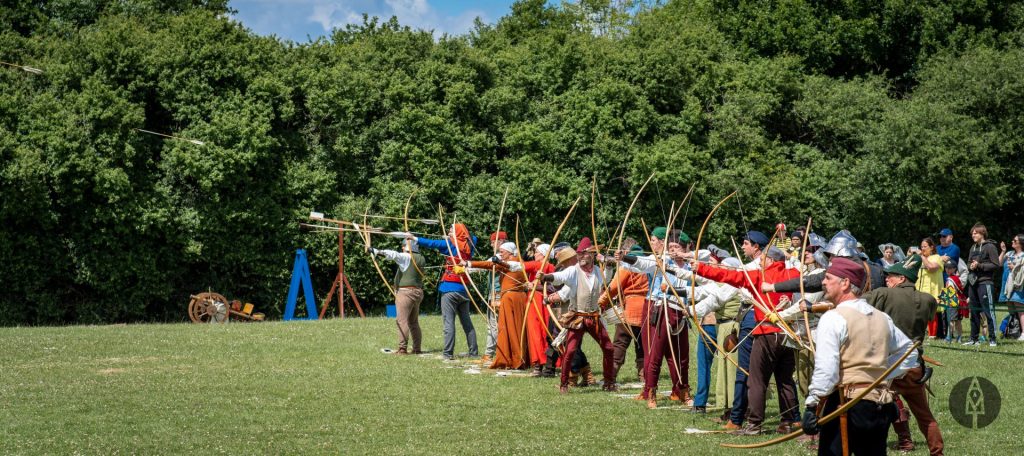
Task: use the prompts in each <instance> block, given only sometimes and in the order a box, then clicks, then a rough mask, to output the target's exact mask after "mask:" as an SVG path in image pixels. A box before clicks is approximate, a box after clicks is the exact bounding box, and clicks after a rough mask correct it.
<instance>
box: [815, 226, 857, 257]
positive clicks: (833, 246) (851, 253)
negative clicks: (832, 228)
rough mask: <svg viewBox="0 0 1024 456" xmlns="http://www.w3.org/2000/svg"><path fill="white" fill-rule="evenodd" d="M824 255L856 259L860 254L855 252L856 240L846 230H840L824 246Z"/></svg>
mask: <svg viewBox="0 0 1024 456" xmlns="http://www.w3.org/2000/svg"><path fill="white" fill-rule="evenodd" d="M824 250H825V253H827V254H829V255H832V256H841V257H847V258H857V257H859V256H860V252H858V251H857V239H856V238H854V237H853V235H852V234H850V232H849V231H847V230H842V231H840V232H838V233H836V234H835V236H832V239H831V240H830V241H828V245H826V246H825V249H824Z"/></svg>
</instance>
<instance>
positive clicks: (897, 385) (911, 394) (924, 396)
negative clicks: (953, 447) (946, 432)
mask: <svg viewBox="0 0 1024 456" xmlns="http://www.w3.org/2000/svg"><path fill="white" fill-rule="evenodd" d="M922 374H924V369H922V368H921V367H920V366H919V367H915V368H913V369H911V370H910V371H908V372H907V374H906V375H904V376H903V377H900V378H898V379H896V380H894V381H893V382H892V389H893V390H894V391H896V393H898V394H899V395H900V396H902V397H903V403H904V404H906V405H907V407H909V408H910V413H912V414H913V415H914V419H915V420H917V428H918V429H920V430H921V433H922V434H924V436H925V438H926V439H927V440H928V451H929V452H930V453H931V455H932V456H937V455H941V454H943V443H942V430H940V429H939V423H938V422H937V421H935V416H934V415H932V410H931V408H930V407H928V391H927V390H925V388H924V385H918V384H917V381H918V380H920V379H921V375H922ZM901 418H902V417H901ZM904 422H905V421H904Z"/></svg>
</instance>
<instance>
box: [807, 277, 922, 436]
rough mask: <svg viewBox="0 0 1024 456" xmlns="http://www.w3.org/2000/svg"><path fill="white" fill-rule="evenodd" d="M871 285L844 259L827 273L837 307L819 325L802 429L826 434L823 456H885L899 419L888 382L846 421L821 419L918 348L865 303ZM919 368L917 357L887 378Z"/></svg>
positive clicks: (827, 295)
mask: <svg viewBox="0 0 1024 456" xmlns="http://www.w3.org/2000/svg"><path fill="white" fill-rule="evenodd" d="M866 279H867V272H866V271H865V270H864V268H863V266H861V264H860V263H858V262H855V261H853V260H850V259H847V258H843V257H836V258H833V259H832V263H831V265H830V266H829V268H828V270H827V271H826V273H825V279H824V282H823V286H824V287H825V299H827V300H828V301H830V302H834V303H838V304H837V305H836V308H835V309H833V310H830V311H828V312H826V313H825V314H824V315H822V317H821V321H820V322H819V323H818V331H817V337H816V341H817V345H816V351H815V355H814V373H813V374H812V377H811V384H810V386H809V387H808V394H807V400H806V401H805V405H806V410H805V412H804V419H803V426H802V427H803V430H804V432H805V433H807V434H809V435H815V434H817V433H818V432H819V431H820V432H821V439H820V441H819V445H820V446H819V447H818V454H819V455H841V454H858V455H861V454H865V455H868V454H870V455H875V454H886V448H885V444H886V438H887V435H888V432H889V424H890V423H892V422H893V421H894V420H895V418H896V406H895V405H894V404H893V393H892V391H890V390H889V389H888V388H885V387H884V386H881V385H884V384H885V383H884V382H883V383H881V384H880V386H876V387H874V388H873V389H872V390H871V391H870V392H868V393H867V395H866V396H864V398H863V399H862V400H861V401H860V402H857V403H856V404H855V405H854V406H853V407H851V408H850V409H849V410H848V411H847V412H846V413H845V416H843V417H840V419H838V420H833V421H830V422H828V423H827V424H825V425H824V426H819V425H818V417H819V416H824V415H826V414H828V413H831V412H832V411H833V410H836V409H838V408H839V407H840V406H842V404H843V403H845V402H846V400H847V398H851V397H855V396H857V395H859V394H860V393H861V392H863V391H864V389H865V388H867V387H869V386H871V385H872V384H873V383H874V382H875V380H877V379H878V378H879V377H880V376H881V375H882V374H883V373H885V371H886V369H888V368H889V366H891V365H893V364H894V363H895V362H896V361H898V360H899V358H900V357H901V356H902V355H903V354H904V353H905V352H906V351H907V350H909V349H910V348H911V346H912V345H913V343H912V342H911V341H910V339H909V338H907V336H906V335H905V334H903V332H902V331H900V330H899V329H898V328H896V326H895V325H894V324H893V322H892V319H891V318H889V316H888V315H886V314H885V313H884V312H881V311H879V310H878V309H875V308H874V307H871V305H869V304H868V303H867V301H865V300H864V299H862V298H861V297H860V296H861V293H862V290H863V289H864V285H865V282H866ZM915 363H917V353H912V354H910V356H908V357H907V358H906V359H905V360H904V362H903V363H902V364H901V365H900V366H899V367H897V368H896V369H894V370H893V372H892V373H891V374H890V375H889V377H888V378H890V379H892V378H897V377H900V376H902V375H903V374H905V373H906V372H907V371H908V370H909V369H910V366H912V365H913V364H915Z"/></svg>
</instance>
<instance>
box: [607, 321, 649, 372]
mask: <svg viewBox="0 0 1024 456" xmlns="http://www.w3.org/2000/svg"><path fill="white" fill-rule="evenodd" d="M630 329H631V330H633V333H632V334H633V335H630V332H629V331H630ZM640 331H641V328H640V327H639V326H630V327H629V329H626V325H625V324H624V323H619V324H617V325H615V340H614V341H613V342H612V345H613V346H614V347H615V355H614V359H615V372H616V376H618V371H619V369H622V365H623V364H626V353H627V352H629V346H630V345H632V346H633V351H634V352H635V353H636V370H637V371H642V370H643V368H644V347H643V344H642V343H641V342H640V341H641V339H642V338H641V337H640ZM634 336H635V337H636V338H635V339H634Z"/></svg>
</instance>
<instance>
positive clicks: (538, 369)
mask: <svg viewBox="0 0 1024 456" xmlns="http://www.w3.org/2000/svg"><path fill="white" fill-rule="evenodd" d="M543 372H544V368H543V367H542V366H541V365H540V364H534V365H533V370H532V371H530V376H531V377H540V376H541V375H542V374H543Z"/></svg>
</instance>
